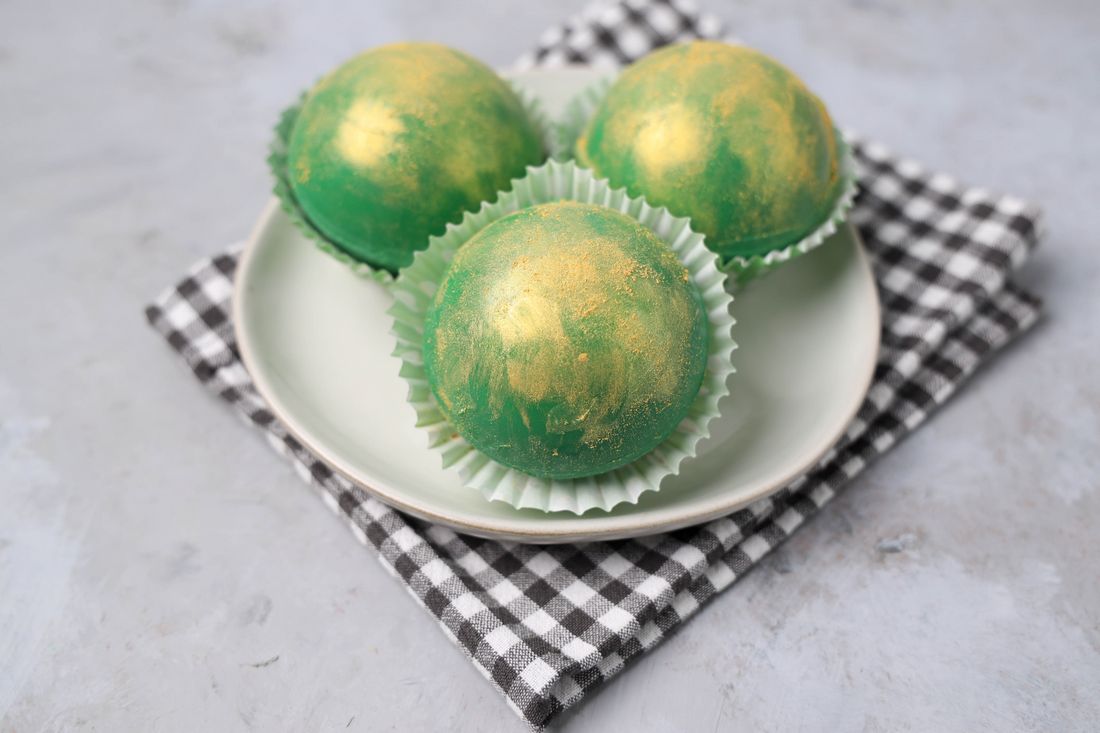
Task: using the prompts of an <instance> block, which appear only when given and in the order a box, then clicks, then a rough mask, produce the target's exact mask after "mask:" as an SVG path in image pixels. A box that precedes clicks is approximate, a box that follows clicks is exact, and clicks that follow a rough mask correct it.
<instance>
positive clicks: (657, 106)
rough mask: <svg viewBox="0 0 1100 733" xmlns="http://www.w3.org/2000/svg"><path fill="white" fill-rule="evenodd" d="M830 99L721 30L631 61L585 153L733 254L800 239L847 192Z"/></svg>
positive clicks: (584, 140)
mask: <svg viewBox="0 0 1100 733" xmlns="http://www.w3.org/2000/svg"><path fill="white" fill-rule="evenodd" d="M835 135H836V133H835V131H834V129H833V123H832V120H831V119H830V118H829V113H828V112H827V111H826V110H825V106H824V105H823V104H822V103H821V101H820V100H819V99H818V98H817V97H815V96H814V95H813V94H812V93H811V92H810V91H809V90H808V89H807V88H806V87H805V85H804V84H803V83H802V82H801V81H800V80H799V79H798V77H796V76H795V75H794V74H793V73H791V72H790V71H789V70H788V69H786V68H785V67H783V66H781V65H780V64H779V63H777V62H776V61H774V60H772V59H771V58H769V57H768V56H765V55H764V54H762V53H759V52H757V51H753V50H752V49H749V48H745V47H744V46H733V45H729V44H726V43H721V42H716V41H695V42H691V43H685V44H681V45H675V46H669V47H667V48H664V49H662V50H660V51H657V52H655V53H653V54H650V55H649V56H646V57H645V58H643V59H641V60H640V61H638V62H636V63H634V64H633V65H631V66H629V67H628V68H627V69H625V70H624V71H623V73H622V74H621V75H620V76H619V78H618V79H617V80H616V81H615V82H614V83H613V84H612V85H611V87H610V89H609V90H608V92H607V96H606V97H605V98H604V100H603V101H602V103H601V104H600V106H599V108H598V109H597V111H596V112H595V114H594V116H593V117H592V118H591V120H590V121H589V123H588V125H587V126H586V128H585V130H584V132H583V133H582V135H581V138H580V139H579V140H578V141H577V146H576V155H577V160H578V162H580V163H581V164H583V165H586V166H588V167H590V168H592V169H593V171H594V172H595V173H596V174H597V175H600V176H602V177H605V178H608V179H609V180H610V182H611V184H612V185H614V186H622V187H625V188H626V189H627V191H628V192H629V193H630V194H631V195H633V196H645V197H646V199H647V200H648V201H649V203H651V204H654V205H658V206H665V207H667V208H668V209H669V211H671V212H672V213H673V214H676V215H677V216H688V217H691V225H692V228H693V229H695V230H696V231H699V232H701V233H703V234H704V235H705V236H706V243H707V246H708V247H710V248H711V249H712V250H714V251H715V252H716V253H717V254H718V255H719V256H720V257H721V258H722V259H723V260H724V261H725V260H728V259H729V258H731V257H733V256H736V255H741V256H751V255H755V254H763V253H766V252H768V251H771V250H773V249H780V248H783V247H786V246H788V245H790V244H794V243H796V242H798V241H799V240H800V239H802V238H803V237H805V236H806V235H808V234H809V233H811V232H812V231H813V230H814V229H816V228H817V227H818V226H820V225H821V224H822V223H824V221H825V220H826V219H828V217H829V215H830V213H831V212H832V208H833V206H834V205H835V203H836V200H837V198H838V197H839V195H840V193H841V176H840V162H839V160H838V149H837V139H836V136H835Z"/></svg>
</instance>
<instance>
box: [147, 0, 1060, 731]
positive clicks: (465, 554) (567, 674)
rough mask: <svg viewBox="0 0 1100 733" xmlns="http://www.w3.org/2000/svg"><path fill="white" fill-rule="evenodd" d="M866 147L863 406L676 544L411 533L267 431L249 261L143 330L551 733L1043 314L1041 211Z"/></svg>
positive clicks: (183, 296) (566, 43)
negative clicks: (1037, 252) (870, 368)
mask: <svg viewBox="0 0 1100 733" xmlns="http://www.w3.org/2000/svg"><path fill="white" fill-rule="evenodd" d="M722 32H723V29H722V27H721V24H720V23H718V22H717V21H715V20H714V19H713V18H710V17H707V16H699V15H697V14H696V13H695V12H693V11H692V10H690V9H687V8H685V7H683V6H682V5H680V4H679V3H678V2H670V1H669V0H649V1H648V2H645V1H643V2H636V1H633V0H632V1H631V2H616V3H613V4H611V5H601V6H598V7H596V8H593V9H591V10H589V11H587V12H585V13H584V14H582V15H581V16H579V17H577V18H576V19H574V20H572V21H570V22H569V23H567V24H566V25H564V26H562V27H561V28H555V29H553V30H551V31H549V32H548V33H547V34H546V35H544V36H543V38H542V39H541V41H540V43H539V45H538V47H537V48H536V49H535V51H534V52H532V53H531V54H530V55H529V56H527V57H526V58H525V60H524V62H523V63H527V64H536V63H546V64H553V63H563V62H574V63H588V62H593V63H615V64H618V63H625V62H629V61H631V60H633V59H635V58H637V57H639V56H641V55H643V54H645V53H646V52H648V51H649V50H651V49H653V48H655V47H657V46H659V45H662V44H665V43H668V42H670V41H672V40H677V39H685V38H695V37H700V36H706V37H717V36H720V35H722ZM853 145H854V150H855V154H856V159H857V162H858V166H859V177H860V184H861V187H862V193H861V195H860V197H859V199H858V201H857V204H856V207H855V209H854V211H853V213H852V220H853V221H854V222H855V224H856V226H858V227H859V230H860V233H861V234H862V235H863V238H864V241H865V242H866V244H867V247H868V249H869V250H870V252H871V255H872V257H873V259H874V262H875V274H876V279H877V281H878V287H879V294H880V297H881V302H882V317H883V324H882V327H883V332H882V349H881V353H880V354H879V359H878V368H877V371H876V373H875V380H874V384H873V385H872V387H871V390H870V392H869V393H868V395H867V399H866V401H865V403H864V405H863V407H862V408H861V409H860V411H859V414H858V417H857V418H856V419H855V421H854V422H853V423H852V425H851V426H850V427H849V429H848V430H847V432H846V434H845V435H844V437H843V438H842V439H841V440H840V442H839V443H838V444H837V445H836V446H835V447H834V448H833V450H831V451H830V452H829V454H828V455H827V456H826V457H825V458H824V459H822V461H821V462H820V463H819V465H817V466H816V467H815V468H814V469H813V470H812V471H811V472H810V473H808V474H807V475H805V476H803V477H802V478H800V479H798V480H797V481H795V482H794V483H792V484H791V485H790V486H788V487H786V488H784V489H783V490H782V491H780V492H779V493H777V494H775V495H773V496H771V497H769V498H767V499H764V500H762V501H760V502H757V503H756V504H754V505H752V506H751V507H749V508H747V509H744V510H741V511H739V512H736V513H735V514H733V515H731V516H729V517H726V518H723V519H719V520H717V521H713V522H710V523H708V524H705V525H702V526H698V527H692V528H689V529H685V530H680V531H678V532H674V533H670V534H663V535H656V536H651V537H642V538H637V539H633V540H625V541H618V542H602V543H594V544H585V545H564V546H553V547H538V546H529V545H520V544H515V543H506V542H493V541H488V540H482V539H477V538H474V537H466V536H463V535H459V534H456V533H455V532H453V531H451V530H449V529H446V528H444V527H439V526H433V525H430V524H426V523H424V522H421V521H418V520H414V519H411V518H409V517H406V516H404V515H402V514H399V513H398V512H396V511H394V510H393V509H390V508H389V507H387V506H386V505H384V504H382V503H381V502H379V501H378V500H377V499H374V498H373V497H371V496H370V495H369V494H366V493H364V492H363V491H362V490H360V489H358V488H357V487H355V486H353V485H351V484H350V483H348V482H347V481H346V480H344V479H342V478H341V477H339V476H337V475H335V474H334V473H333V472H332V470H331V469H329V468H328V467H327V466H325V465H324V464H323V463H321V462H320V461H319V460H318V459H317V458H315V457H314V456H312V455H311V454H310V453H308V452H307V451H306V450H305V449H304V448H303V447H302V446H301V445H300V444H299V443H298V442H297V441H296V440H294V438H292V437H291V436H289V435H288V434H287V432H286V430H285V429H284V428H283V426H282V425H280V424H279V423H278V422H277V421H276V420H275V419H274V417H273V415H272V414H271V412H270V411H269V410H268V409H267V407H266V406H265V404H264V402H263V401H262V400H261V398H260V397H259V395H258V394H257V393H256V390H255V388H254V387H253V385H252V382H251V380H250V378H249V376H248V373H247V372H246V371H245V369H244V367H243V366H242V364H241V361H240V358H239V355H238V353H237V350H236V344H235V341H234V336H233V329H232V324H231V323H230V320H229V319H230V296H231V293H232V277H233V271H234V268H235V266H236V263H237V256H238V253H239V251H238V250H237V249H231V250H229V251H226V252H224V253H222V254H218V255H216V256H214V257H212V258H210V259H207V260H203V261H202V262H199V263H198V264H197V265H196V266H195V267H194V268H192V270H191V272H190V273H189V274H188V275H187V277H185V278H184V279H183V280H182V281H181V282H180V283H179V284H177V285H176V286H175V287H173V288H171V289H169V290H168V291H167V292H165V293H164V294H163V295H161V296H160V297H159V298H157V300H156V302H155V303H153V304H152V305H150V306H149V307H148V309H147V311H146V315H147V316H148V319H149V322H150V323H151V324H152V325H153V327H154V328H156V330H157V331H159V332H160V333H161V335H163V336H164V337H165V338H166V339H167V340H168V342H169V343H170V344H171V345H172V346H173V347H174V348H175V349H176V350H177V351H178V352H179V353H180V354H181V355H182V357H183V358H184V360H185V361H186V362H187V364H188V365H189V366H190V367H191V369H192V370H193V371H194V373H195V376H196V377H198V379H199V381H200V382H202V383H203V384H204V385H205V386H206V387H207V388H208V389H211V390H213V391H214V392H215V393H217V394H218V395H219V396H221V397H222V398H223V399H224V400H225V401H226V402H228V403H229V404H230V405H232V406H233V407H234V408H235V409H236V410H237V411H238V412H239V413H240V414H241V415H243V416H244V417H245V418H246V420H247V421H248V422H249V423H250V424H252V425H253V426H255V427H256V428H257V429H259V430H260V431H261V432H262V433H263V434H264V435H266V436H267V438H268V439H269V441H270V442H271V444H272V445H273V446H275V448H276V450H278V451H279V453H280V454H282V455H283V456H284V457H285V458H286V459H287V460H288V461H289V462H290V463H291V464H292V465H293V466H294V467H295V468H296V469H297V470H298V471H299V473H300V474H301V475H302V476H303V478H305V480H306V481H308V482H309V484H310V485H312V486H313V487H314V488H315V489H317V490H318V492H319V493H320V495H321V497H322V498H323V499H324V500H325V502H326V503H327V504H328V505H329V506H330V507H332V508H333V509H334V510H335V511H336V512H337V513H338V514H339V515H340V516H342V517H343V518H345V519H346V520H347V522H348V524H349V526H350V527H351V529H352V531H353V533H354V534H355V536H356V537H358V538H359V539H360V540H361V541H362V542H364V543H367V544H370V545H371V546H373V547H374V548H375V549H376V550H377V551H378V554H379V558H380V560H381V561H382V563H383V565H384V566H385V567H386V568H388V569H389V570H390V571H392V572H393V573H394V574H395V575H396V576H397V577H399V578H400V579H401V580H402V581H403V582H404V583H405V584H406V585H407V586H408V589H409V590H410V591H411V592H412V594H413V595H414V596H415V597H416V599H417V600H418V601H419V602H420V604H421V605H422V606H423V607H424V608H425V609H426V610H427V611H428V612H429V613H431V614H432V615H433V616H434V617H435V618H436V619H438V621H439V623H440V625H441V627H442V628H443V630H444V632H445V633H446V634H447V636H448V637H449V638H450V639H451V640H452V641H454V642H455V643H457V644H458V645H459V646H460V647H461V648H462V649H464V650H465V651H466V653H467V654H468V655H469V657H470V659H471V661H472V662H473V663H474V664H475V665H476V666H477V668H478V669H479V670H481V672H482V673H483V674H485V676H486V677H487V678H488V679H489V680H490V681H491V682H492V683H493V684H494V685H496V686H497V688H498V689H499V690H500V691H501V692H502V693H503V694H504V696H505V698H506V700H507V701H508V704H509V705H510V706H511V707H512V708H513V709H514V710H515V711H516V712H517V713H518V714H519V715H520V716H521V717H522V718H523V719H524V720H526V721H527V722H528V723H529V724H530V725H531V726H533V727H535V728H542V727H543V726H545V725H546V724H547V723H549V722H550V721H551V720H552V719H553V718H554V716H556V715H557V714H558V713H560V712H561V711H562V710H563V709H565V708H567V707H569V706H571V705H574V704H576V703H577V702H578V701H580V700H581V699H582V698H583V697H584V696H585V695H586V694H588V693H589V692H591V691H592V690H594V689H595V688H597V687H598V686H599V685H600V684H601V683H602V682H603V681H605V680H607V679H608V678H610V677H611V676H613V675H614V674H616V673H617V672H619V671H620V670H621V669H623V667H624V666H625V665H626V664H627V662H629V661H630V660H631V659H633V658H635V657H637V656H638V655H640V654H642V653H643V652H645V651H647V650H649V649H651V648H653V647H654V646H655V645H656V644H657V643H658V642H660V641H661V639H663V638H664V637H665V636H666V635H667V634H669V633H670V632H671V631H672V630H673V629H675V628H676V627H677V626H679V625H680V624H681V623H682V622H683V621H684V620H685V619H687V618H688V617H689V616H691V615H692V614H693V613H695V611H696V610H698V609H699V607H700V606H701V605H702V604H703V603H704V602H705V601H707V600H708V599H710V598H712V597H713V596H714V595H715V594H717V593H718V592H720V591H722V590H724V589H725V588H728V587H729V586H730V585H731V584H732V583H733V582H734V581H735V580H737V579H738V578H739V577H741V576H742V575H744V574H745V573H746V572H748V570H749V569H750V568H752V566H753V565H754V564H755V563H756V562H757V561H758V560H760V558H761V557H763V556H764V555H765V554H767V553H768V552H769V551H770V550H771V549H772V548H774V547H775V546H777V545H778V544H779V543H781V542H782V541H783V540H784V539H786V538H787V537H788V536H789V535H790V534H791V533H792V532H794V531H795V530H796V529H797V528H798V527H799V526H800V525H801V524H802V523H803V522H805V521H806V519H807V518H809V517H810V516H811V515H813V514H814V513H815V512H816V511H817V510H818V509H819V508H821V507H822V506H823V505H824V504H826V503H827V502H828V501H829V500H830V499H831V498H832V497H833V496H834V494H835V492H836V491H837V490H839V489H840V488H841V487H842V486H843V485H844V484H845V483H847V482H848V481H849V480H850V479H851V478H852V477H853V476H855V475H856V474H858V473H859V472H860V471H862V470H863V468H864V467H865V466H867V464H868V463H869V462H870V461H872V460H873V459H874V458H876V457H877V456H879V455H881V454H882V453H883V452H884V451H886V450H888V449H889V448H890V447H891V446H893V445H894V444H895V443H896V442H897V441H898V440H900V439H901V438H903V437H905V435H907V434H908V433H909V432H910V431H911V430H913V429H914V428H915V427H917V426H918V425H920V424H921V423H922V422H924V420H925V419H926V418H927V417H928V416H929V415H930V414H931V413H932V412H934V411H935V409H936V408H937V407H938V406H939V405H941V404H943V403H944V402H945V401H946V400H947V399H948V398H949V397H950V396H951V394H952V393H954V391H955V390H956V389H957V388H958V387H959V385H960V384H962V383H963V382H964V381H965V380H966V379H967V378H968V377H969V376H970V375H971V374H972V373H973V372H974V370H975V369H976V368H977V367H978V366H979V365H981V364H982V363H983V362H984V361H985V360H986V359H988V358H991V357H992V356H993V355H994V353H995V352H996V351H998V350H999V349H1001V348H1002V347H1004V346H1005V344H1007V343H1008V342H1009V341H1011V340H1012V339H1013V338H1015V337H1016V336H1018V335H1019V334H1020V333H1021V332H1023V331H1024V330H1026V329H1027V328H1028V327H1029V326H1031V325H1032V323H1034V322H1035V320H1036V318H1037V317H1038V314H1039V302H1038V301H1037V300H1036V299H1035V298H1033V297H1031V296H1030V295H1028V294H1027V293H1025V292H1022V291H1020V290H1019V289H1017V288H1015V287H1013V286H1012V284H1011V283H1009V282H1008V277H1009V276H1010V274H1011V273H1012V271H1013V269H1014V268H1016V267H1018V266H1019V265H1020V264H1021V263H1022V262H1023V261H1024V259H1025V258H1026V257H1027V255H1028V252H1029V251H1030V249H1031V248H1032V246H1033V245H1034V244H1035V241H1036V235H1037V222H1038V211H1037V210H1036V209H1035V208H1034V207H1032V206H1030V205H1028V204H1026V203H1024V202H1023V201H1020V200H1019V199H1016V198H1012V197H1008V196H995V195H992V194H989V193H987V192H984V191H980V190H977V189H969V188H963V187H961V186H960V185H959V184H957V183H956V182H954V181H953V180H951V179H950V178H948V177H947V176H944V175H939V174H929V173H926V172H924V171H922V170H921V168H920V167H919V166H918V165H916V164H915V163H913V162H911V161H907V160H902V159H899V158H896V157H894V156H892V155H891V154H890V153H888V152H887V151H886V150H885V149H883V148H882V147H880V146H878V145H876V144H872V143H867V142H863V141H859V140H854V141H853Z"/></svg>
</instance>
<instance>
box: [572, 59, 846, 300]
mask: <svg viewBox="0 0 1100 733" xmlns="http://www.w3.org/2000/svg"><path fill="white" fill-rule="evenodd" d="M613 81H614V78H613V77H606V78H604V79H600V80H599V81H597V82H595V83H593V84H590V85H589V86H588V87H586V88H585V89H584V90H583V91H581V92H580V93H579V94H577V96H575V97H573V99H572V100H570V102H569V104H568V105H567V106H566V109H565V113H564V114H563V115H562V118H561V119H560V120H558V122H557V125H556V126H555V130H554V137H555V139H556V143H555V144H556V145H557V147H558V149H560V150H561V151H563V152H562V153H561V154H560V155H561V156H564V157H570V158H572V157H574V156H575V153H576V145H577V140H578V139H580V136H581V133H583V132H584V128H585V126H587V124H588V120H589V119H591V117H592V115H593V114H595V112H596V108H597V107H599V106H600V104H601V103H602V102H603V99H604V97H605V96H606V95H607V90H608V89H609V88H610V87H611V84H612V82H613ZM835 134H836V140H837V153H838V157H839V162H840V177H841V181H840V186H839V188H838V192H837V197H836V200H835V201H834V203H833V208H832V210H831V211H830V212H829V216H828V217H827V218H826V219H825V220H824V221H823V222H822V223H821V224H820V225H819V226H818V227H817V228H816V229H814V230H813V231H812V232H810V233H809V234H807V235H806V236H805V237H803V238H802V239H800V240H799V241H797V242H794V243H793V244H789V245H787V246H786V247H783V248H781V249H774V250H771V251H770V252H765V253H763V254H757V255H752V256H751V257H742V256H740V255H738V256H734V257H731V258H729V259H728V260H725V261H724V262H723V261H722V260H721V259H719V268H720V269H721V270H722V271H723V272H726V273H728V274H729V276H730V278H731V283H730V285H731V286H733V288H735V289H736V288H743V287H744V286H745V285H747V284H748V283H749V282H751V281H752V280H755V279H756V278H758V277H760V276H761V275H764V274H766V273H768V272H771V271H772V270H774V269H776V268H777V267H780V266H782V265H783V264H784V263H786V262H789V261H790V260H793V259H795V258H796V257H800V256H801V255H804V254H806V253H807V252H809V251H811V250H813V249H815V248H817V247H819V246H821V245H822V244H823V243H824V242H825V240H827V239H828V238H829V237H830V236H832V235H833V234H835V233H836V231H837V229H838V228H839V227H840V225H841V224H843V223H844V220H845V219H847V217H848V212H849V211H850V210H851V208H852V203H853V202H854V201H855V196H856V192H857V190H858V187H857V184H856V169H855V159H854V158H853V157H852V150H851V147H850V146H849V145H848V143H847V142H846V141H845V139H844V135H843V134H842V133H841V132H840V131H839V130H837V131H835Z"/></svg>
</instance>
